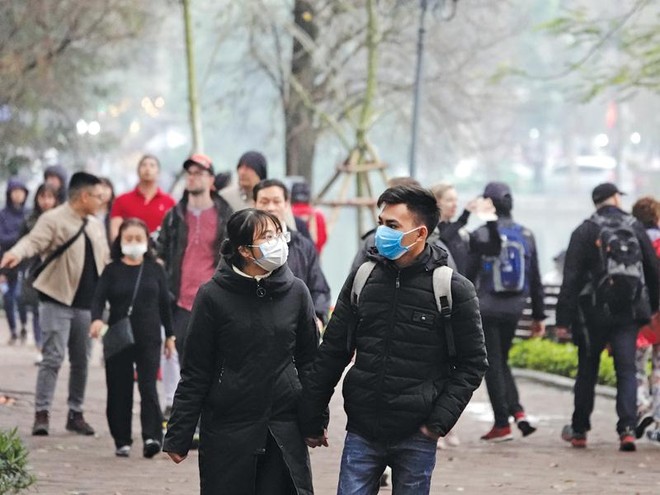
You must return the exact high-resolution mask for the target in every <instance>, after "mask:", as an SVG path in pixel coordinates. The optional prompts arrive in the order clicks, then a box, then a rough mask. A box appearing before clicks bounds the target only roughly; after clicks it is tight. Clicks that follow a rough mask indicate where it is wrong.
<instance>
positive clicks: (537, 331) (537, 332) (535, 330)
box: [530, 320, 545, 338]
mask: <svg viewBox="0 0 660 495" xmlns="http://www.w3.org/2000/svg"><path fill="white" fill-rule="evenodd" d="M530 329H531V330H532V337H533V338H540V337H543V336H544V335H545V323H544V322H542V321H539V320H533V321H532V325H531V326H530Z"/></svg>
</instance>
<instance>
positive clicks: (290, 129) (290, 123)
mask: <svg viewBox="0 0 660 495" xmlns="http://www.w3.org/2000/svg"><path fill="white" fill-rule="evenodd" d="M293 15H294V20H295V23H296V26H297V27H298V28H299V29H300V30H301V31H303V32H304V33H305V34H306V35H307V36H308V37H309V38H310V39H311V40H316V36H317V33H318V28H317V26H316V19H315V17H314V9H313V8H312V2H310V1H309V0H296V1H295V5H294V9H293ZM291 77H293V78H295V79H296V80H297V81H298V83H299V84H300V86H301V87H302V88H303V89H304V90H305V92H306V93H307V94H310V95H311V94H313V93H314V77H315V74H314V67H313V65H312V57H311V56H310V53H309V51H308V50H307V49H306V48H305V46H304V45H303V44H302V43H300V41H299V40H298V38H297V37H294V40H293V58H292V60H291ZM284 124H285V132H286V137H285V138H286V173H287V175H302V176H303V177H305V178H306V179H307V180H308V181H310V183H311V179H312V163H313V161H314V152H315V149H316V139H317V137H318V131H317V130H316V129H315V127H314V111H313V110H312V109H310V108H308V107H307V106H305V104H304V103H303V101H302V98H301V97H300V96H299V94H298V93H297V92H296V91H290V92H289V96H288V101H287V102H286V104H285V105H284Z"/></svg>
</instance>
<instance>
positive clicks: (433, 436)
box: [419, 425, 440, 441]
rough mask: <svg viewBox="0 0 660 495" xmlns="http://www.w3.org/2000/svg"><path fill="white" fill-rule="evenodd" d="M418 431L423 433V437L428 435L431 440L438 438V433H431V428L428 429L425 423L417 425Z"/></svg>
mask: <svg viewBox="0 0 660 495" xmlns="http://www.w3.org/2000/svg"><path fill="white" fill-rule="evenodd" d="M419 431H420V433H421V434H422V435H424V436H425V437H429V438H430V439H432V440H436V441H437V440H438V438H440V435H438V434H437V433H433V432H432V431H431V430H429V429H428V428H427V427H426V425H422V426H420V427H419Z"/></svg>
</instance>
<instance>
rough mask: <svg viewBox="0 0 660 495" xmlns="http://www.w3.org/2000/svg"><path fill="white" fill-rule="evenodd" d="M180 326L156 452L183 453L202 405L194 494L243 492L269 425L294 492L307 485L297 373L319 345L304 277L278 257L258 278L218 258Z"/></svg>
mask: <svg viewBox="0 0 660 495" xmlns="http://www.w3.org/2000/svg"><path fill="white" fill-rule="evenodd" d="M189 331H190V333H189V336H188V339H187V341H186V349H185V351H184V358H183V366H182V369H181V381H180V383H179V386H178V388H177V390H176V395H175V398H174V405H173V410H172V416H171V418H170V421H169V425H168V431H167V435H166V437H165V444H164V449H163V450H165V451H166V452H175V453H178V454H186V453H187V452H188V450H189V448H190V444H191V441H192V437H193V433H194V430H195V425H196V424H197V420H198V418H199V417H200V413H201V431H200V438H201V442H200V448H199V465H200V479H201V493H202V494H214V495H215V494H220V493H231V494H234V495H243V494H246V495H247V494H252V493H254V480H255V467H256V462H257V459H258V457H257V456H258V454H259V453H260V452H263V449H264V447H265V443H266V438H267V435H268V431H269V430H270V432H271V433H272V435H273V437H274V438H275V440H276V441H277V443H278V445H280V446H281V449H282V453H283V456H284V461H285V462H286V464H287V466H288V468H289V471H290V473H291V476H292V479H293V482H294V485H295V486H296V489H297V493H298V494H299V495H308V494H311V493H313V491H312V481H311V470H310V463H309V455H308V452H307V447H306V446H305V444H304V440H303V438H302V436H301V434H300V430H299V428H298V423H297V414H296V410H297V402H298V399H299V396H300V393H301V388H302V387H301V383H300V380H299V374H304V373H306V372H307V371H308V368H309V367H310V365H311V362H312V360H313V358H314V354H315V352H316V348H317V346H318V331H317V328H316V324H315V321H314V305H313V303H312V299H311V297H310V295H309V291H308V290H307V288H306V287H305V285H304V284H303V283H302V282H301V281H300V280H299V279H297V278H294V276H293V275H292V274H291V271H290V270H289V268H288V267H287V266H286V265H285V266H284V267H282V268H279V269H277V270H275V271H274V272H273V273H272V274H271V275H270V276H269V277H267V278H264V279H262V280H261V281H260V282H257V281H256V280H255V279H252V278H247V277H244V276H242V275H240V274H238V273H236V272H235V271H234V270H233V268H232V267H231V265H229V264H228V263H227V262H225V261H223V262H222V263H221V267H220V269H219V270H218V271H217V272H216V273H215V275H214V276H213V278H212V279H211V281H209V282H208V283H206V284H205V285H203V286H202V287H201V288H200V290H199V293H198V295H197V298H196V299H195V304H194V306H193V310H192V317H191V320H190V325H189Z"/></svg>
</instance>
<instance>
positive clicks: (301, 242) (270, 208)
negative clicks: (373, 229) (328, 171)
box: [252, 179, 330, 325]
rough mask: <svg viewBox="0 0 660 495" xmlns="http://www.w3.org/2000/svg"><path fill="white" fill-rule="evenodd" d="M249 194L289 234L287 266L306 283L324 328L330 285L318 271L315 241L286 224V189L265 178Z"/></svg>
mask: <svg viewBox="0 0 660 495" xmlns="http://www.w3.org/2000/svg"><path fill="white" fill-rule="evenodd" d="M252 192H253V194H254V204H255V207H256V208H257V209H259V210H264V211H267V212H269V213H272V214H273V215H275V216H276V217H277V218H278V219H279V221H280V222H282V226H283V228H284V230H285V231H287V232H288V234H289V236H290V239H289V257H288V258H287V265H289V268H290V269H291V271H292V272H293V275H294V276H296V277H298V278H299V279H300V280H302V281H303V282H305V285H306V286H307V288H308V289H309V293H310V294H311V295H312V301H314V311H315V313H316V317H317V318H318V319H319V321H320V322H321V323H322V324H323V325H325V324H326V323H327V321H328V315H329V312H330V286H329V285H328V281H327V280H326V278H325V275H324V274H323V271H322V270H321V263H320V262H319V257H318V253H317V252H316V246H315V245H314V242H313V241H312V240H311V239H310V238H309V237H307V236H305V235H304V234H302V233H301V232H299V231H295V230H292V229H291V226H290V225H287V224H286V223H285V222H286V220H287V217H288V216H289V217H290V215H287V213H289V212H290V211H291V204H290V202H289V190H288V189H287V187H286V186H285V185H284V183H283V182H282V181H279V180H277V179H265V180H262V181H261V182H259V183H258V184H257V185H256V186H254V189H253V190H252Z"/></svg>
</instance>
